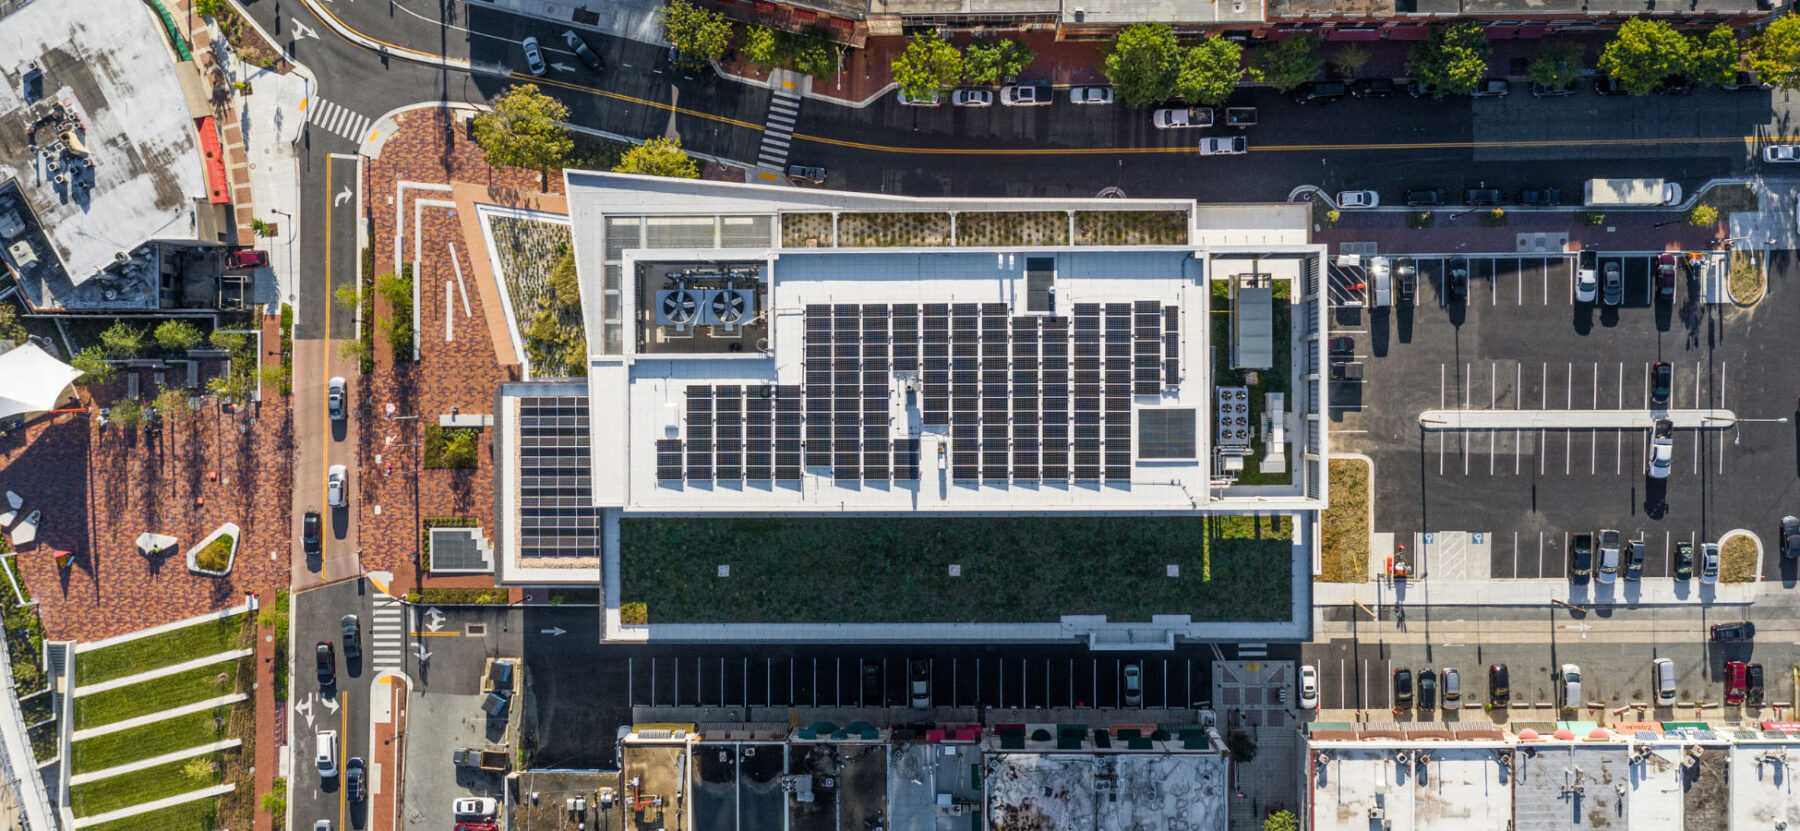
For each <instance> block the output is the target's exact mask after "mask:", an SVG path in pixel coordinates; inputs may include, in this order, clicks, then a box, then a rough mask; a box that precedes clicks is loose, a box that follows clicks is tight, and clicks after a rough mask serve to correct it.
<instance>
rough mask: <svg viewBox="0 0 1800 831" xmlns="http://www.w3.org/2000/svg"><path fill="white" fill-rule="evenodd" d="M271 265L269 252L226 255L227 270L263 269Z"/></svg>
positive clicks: (237, 252) (246, 251)
mask: <svg viewBox="0 0 1800 831" xmlns="http://www.w3.org/2000/svg"><path fill="white" fill-rule="evenodd" d="M268 264H269V252H267V251H251V250H247V249H246V250H244V251H233V252H231V253H229V254H226V255H225V270H227V271H236V270H238V269H241V268H263V267H265V266H267V265H268Z"/></svg>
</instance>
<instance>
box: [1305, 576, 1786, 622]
mask: <svg viewBox="0 0 1800 831" xmlns="http://www.w3.org/2000/svg"><path fill="white" fill-rule="evenodd" d="M1776 588H1777V589H1779V588H1780V586H1779V583H1777V584H1776ZM1760 593H1761V584H1759V583H1718V584H1705V583H1701V582H1700V581H1699V580H1694V581H1692V582H1681V581H1676V580H1670V579H1667V578H1656V579H1645V580H1641V581H1636V582H1632V581H1625V580H1621V581H1619V582H1616V583H1612V584H1610V585H1608V584H1602V583H1597V582H1590V583H1588V584H1587V585H1585V586H1578V585H1575V584H1573V583H1570V582H1569V581H1567V580H1494V579H1489V580H1444V579H1431V578H1426V579H1423V580H1405V581H1397V582H1390V581H1385V580H1384V581H1380V582H1376V581H1369V582H1365V583H1324V582H1315V583H1313V608H1314V610H1315V614H1318V613H1320V612H1322V610H1323V609H1324V608H1325V607H1327V606H1349V605H1351V604H1352V603H1362V604H1363V605H1365V606H1368V607H1369V608H1371V609H1373V608H1377V607H1379V606H1384V605H1385V606H1389V607H1390V608H1391V607H1392V605H1393V604H1395V603H1402V604H1420V605H1430V606H1542V605H1544V604H1546V603H1548V602H1549V601H1550V600H1552V599H1556V600H1561V601H1564V602H1567V603H1573V604H1575V605H1577V606H1589V605H1600V606H1634V607H1635V606H1651V605H1677V606H1688V605H1692V606H1699V605H1702V604H1704V605H1707V606H1711V607H1715V608H1716V607H1718V606H1722V605H1747V604H1751V603H1755V602H1756V600H1757V595H1758V594H1760Z"/></svg>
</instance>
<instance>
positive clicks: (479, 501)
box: [359, 110, 562, 594]
mask: <svg viewBox="0 0 1800 831" xmlns="http://www.w3.org/2000/svg"><path fill="white" fill-rule="evenodd" d="M444 118H445V113H444V112H443V111H439V110H415V111H412V112H409V113H405V114H402V115H401V116H400V117H399V119H398V121H399V124H400V129H399V131H398V132H396V133H395V134H394V135H393V137H392V138H390V139H388V141H387V144H386V145H385V146H384V147H383V148H382V153H381V158H380V159H373V160H370V161H369V162H368V167H367V169H366V170H365V172H364V182H365V189H364V196H363V198H364V199H365V200H367V202H366V204H367V206H368V214H369V216H370V217H372V218H373V220H374V224H375V231H374V233H373V235H372V237H371V238H372V240H373V241H374V245H375V261H376V262H377V263H381V264H391V263H392V262H393V258H394V250H393V239H394V217H395V212H394V204H395V203H398V204H399V206H400V210H401V211H402V214H401V216H402V222H404V223H405V227H404V229H403V230H404V233H403V235H402V240H401V256H403V257H404V258H405V259H406V261H408V262H410V261H411V260H412V259H413V258H414V257H415V256H417V257H418V259H419V267H418V272H417V273H416V274H415V275H414V280H415V281H416V282H417V285H418V295H419V307H418V308H417V309H415V323H416V326H417V330H418V332H419V343H420V349H419V351H420V358H419V360H418V361H417V362H411V363H400V364H396V363H395V362H394V361H393V359H392V356H391V354H389V352H388V349H387V346H386V344H385V343H384V342H383V340H382V339H381V338H379V337H378V338H377V343H378V345H377V350H376V351H377V353H378V354H377V360H376V372H375V374H374V375H373V376H372V377H371V379H370V386H369V389H370V390H371V399H372V404H371V406H372V408H373V411H372V412H371V413H368V414H367V415H368V417H367V418H365V419H364V420H363V422H362V423H363V424H364V425H365V429H364V430H363V432H362V442H363V446H362V452H361V454H360V457H361V458H362V460H363V471H362V478H361V482H362V498H361V506H362V507H361V510H362V513H361V516H360V519H359V522H360V525H359V535H360V538H361V542H362V550H363V554H362V556H363V566H364V568H365V569H368V570H371V571H389V572H392V573H393V574H394V584H393V585H392V586H391V587H390V590H391V591H392V592H393V593H395V594H399V593H403V592H405V591H407V590H409V589H410V588H413V587H415V586H417V585H418V583H419V579H420V578H419V575H418V573H417V554H418V549H419V534H420V526H419V520H420V518H421V517H432V516H473V517H476V518H477V519H478V520H480V522H481V525H482V527H483V528H484V529H488V531H489V533H491V532H492V531H491V529H492V528H493V472H492V470H491V468H490V465H489V462H488V460H489V459H490V458H491V454H492V444H493V440H492V435H491V434H488V433H484V434H483V436H482V441H481V450H480V453H479V454H478V457H479V458H480V459H481V460H482V465H481V467H480V468H479V469H477V470H421V469H419V455H420V452H419V451H420V448H419V446H418V442H419V441H420V431H421V427H422V426H423V425H424V424H428V423H435V422H436V420H437V418H438V417H439V416H441V415H446V414H448V413H449V412H450V410H451V408H452V407H455V408H457V410H458V411H459V412H461V413H464V414H470V415H474V414H482V413H488V412H491V411H492V410H493V402H494V396H495V393H496V392H497V391H498V388H499V385H500V384H501V383H502V382H505V381H508V380H513V372H512V370H511V369H510V368H509V367H503V366H501V365H500V363H499V361H498V359H497V357H496V355H495V352H494V347H493V340H492V338H491V336H490V333H489V332H488V331H487V328H486V309H485V306H484V304H483V302H482V294H481V292H480V291H478V290H477V286H476V285H475V279H476V277H475V271H474V269H473V268H471V266H470V262H469V261H470V259H471V258H474V257H486V256H487V255H486V250H485V248H484V247H483V245H482V242H481V241H480V240H479V239H474V240H470V239H466V238H465V237H464V236H463V234H462V227H461V226H460V224H459V221H460V219H461V218H460V217H459V216H458V215H457V211H456V210H454V209H450V208H443V207H427V208H425V209H424V210H423V214H422V220H421V222H420V227H419V230H420V232H421V233H422V235H423V236H422V240H421V242H422V247H421V251H420V252H414V251H413V231H414V229H413V227H412V226H413V222H414V204H413V203H414V202H415V201H416V200H418V199H421V198H424V199H432V200H442V199H446V198H447V197H448V196H449V194H447V193H445V192H443V191H435V190H424V191H421V190H418V189H415V188H408V189H407V190H406V192H405V194H404V199H401V198H396V193H397V191H398V187H397V185H398V183H399V182H402V181H405V182H422V183H437V184H449V183H451V182H473V183H480V184H484V185H486V186H487V196H488V197H489V198H490V199H491V200H493V201H496V202H500V203H514V202H516V201H517V198H518V197H519V196H521V195H525V196H529V195H531V194H532V193H535V192H538V191H539V190H540V187H539V183H538V181H537V178H536V176H535V175H534V174H530V173H526V172H522V171H517V170H510V169H494V168H491V167H489V166H488V165H487V163H486V161H485V160H484V158H483V155H482V153H481V152H480V149H479V148H477V147H476V146H475V144H474V143H473V142H471V141H468V140H467V138H466V137H467V132H466V131H463V130H453V131H450V133H449V135H450V140H451V141H453V142H454V145H453V146H450V147H446V145H445V141H446V131H445V130H444ZM548 185H549V190H550V192H552V193H560V192H561V189H562V181H561V179H560V178H552V179H550V180H549V182H548ZM390 198H392V199H394V202H392V203H390V201H389V200H390ZM450 244H455V245H456V248H457V256H458V257H459V258H460V259H461V262H462V278H463V284H462V285H460V286H459V285H457V276H456V271H455V269H454V267H453V265H452V262H451V259H450V256H449V251H448V246H449V245H450ZM446 283H448V285H449V286H450V289H451V291H452V302H451V304H450V308H449V312H450V314H451V315H452V318H453V319H452V324H453V326H454V339H453V340H448V341H447V340H446V339H445V324H444V316H445V313H446V307H445V286H446ZM465 294H466V296H467V298H468V309H469V312H470V313H469V314H467V315H465V314H464V306H463V298H464V296H465ZM388 313H389V310H388V309H387V304H386V303H384V302H382V301H379V300H378V301H377V309H376V318H377V319H378V320H380V319H384V318H385V317H386V316H387V314H388ZM389 403H392V404H393V405H394V406H395V410H396V412H397V413H399V414H402V415H417V416H418V418H417V419H397V420H392V421H384V420H383V419H382V418H381V416H380V413H382V412H384V411H385V408H386V405H387V404H389ZM377 454H379V455H380V456H381V461H379V462H376V461H375V457H376V455H377ZM376 506H380V509H381V513H380V514H379V515H377V514H375V513H374V511H375V507H376ZM430 582H431V583H432V584H439V583H440V581H438V580H432V581H430ZM443 584H445V585H477V586H479V585H492V584H493V581H492V579H491V578H474V579H470V578H458V579H456V580H454V581H443Z"/></svg>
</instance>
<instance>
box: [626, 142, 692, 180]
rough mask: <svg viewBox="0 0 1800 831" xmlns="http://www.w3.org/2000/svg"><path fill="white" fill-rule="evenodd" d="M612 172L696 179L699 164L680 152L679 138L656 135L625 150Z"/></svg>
mask: <svg viewBox="0 0 1800 831" xmlns="http://www.w3.org/2000/svg"><path fill="white" fill-rule="evenodd" d="M613 172H614V173H642V174H644V175H646V176H668V177H670V178H674V179H698V178H700V165H699V164H697V163H696V162H695V161H694V160H693V159H692V158H690V157H689V156H688V154H686V153H684V152H682V150H681V141H680V140H679V139H672V138H666V137H658V138H653V139H651V140H649V141H646V142H644V143H643V144H640V145H638V146H636V147H633V148H631V149H630V150H627V151H625V155H624V157H622V158H620V159H619V163H618V164H617V165H616V166H614V167H613Z"/></svg>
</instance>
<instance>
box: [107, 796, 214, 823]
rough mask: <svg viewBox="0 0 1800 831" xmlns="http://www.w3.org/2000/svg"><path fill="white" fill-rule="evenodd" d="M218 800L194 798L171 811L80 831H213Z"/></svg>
mask: <svg viewBox="0 0 1800 831" xmlns="http://www.w3.org/2000/svg"><path fill="white" fill-rule="evenodd" d="M218 818H219V800H218V798H217V797H214V798H212V799H196V800H194V801H193V802H184V803H182V804H180V805H176V806H175V807H173V808H164V809H162V810H160V811H151V812H150V813H148V814H138V815H137V816H135V817H126V818H125V819H116V820H113V821H112V822H107V823H102V824H100V825H90V826H88V827H87V828H84V829H82V831H213V829H215V828H217V827H219V826H218Z"/></svg>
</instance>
